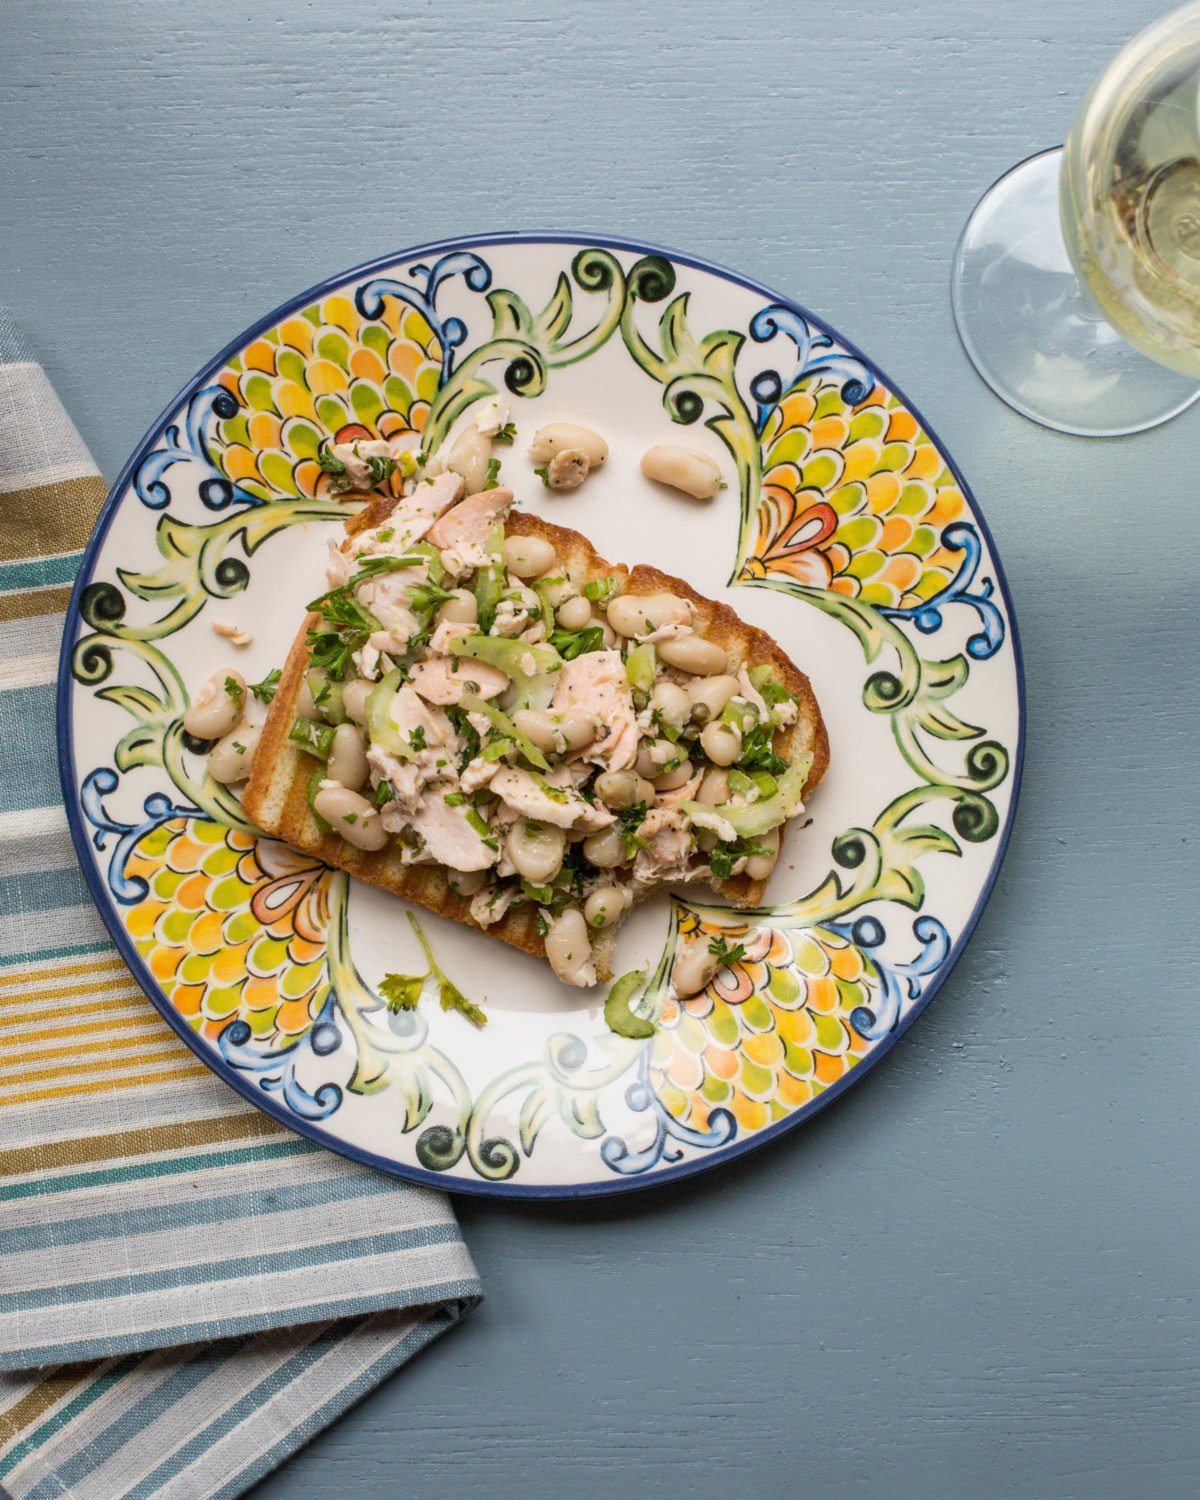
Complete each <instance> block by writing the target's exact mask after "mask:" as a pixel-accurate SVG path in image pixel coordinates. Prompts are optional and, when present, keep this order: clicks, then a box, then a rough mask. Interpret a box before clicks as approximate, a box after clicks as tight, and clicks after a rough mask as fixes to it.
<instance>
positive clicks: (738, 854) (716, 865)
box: [708, 839, 771, 880]
mask: <svg viewBox="0 0 1200 1500" xmlns="http://www.w3.org/2000/svg"><path fill="white" fill-rule="evenodd" d="M770 852H771V851H770V850H769V849H767V848H765V847H764V846H763V845H762V844H755V843H752V842H751V841H750V840H749V839H737V840H735V841H734V842H733V843H732V844H717V845H715V847H714V848H713V850H712V852H711V853H710V854H709V856H708V863H709V867H710V868H711V870H712V872H713V874H714V875H715V876H716V877H717V879H718V880H728V879H729V877H730V875H731V874H732V873H733V867H734V865H735V864H737V862H738V860H739V859H749V858H750V857H751V856H752V855H755V854H770Z"/></svg>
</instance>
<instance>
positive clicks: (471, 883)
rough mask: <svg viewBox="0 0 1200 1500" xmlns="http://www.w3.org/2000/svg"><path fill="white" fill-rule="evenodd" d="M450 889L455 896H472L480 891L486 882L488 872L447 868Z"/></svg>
mask: <svg viewBox="0 0 1200 1500" xmlns="http://www.w3.org/2000/svg"><path fill="white" fill-rule="evenodd" d="M446 874H447V879H448V882H449V885H450V889H451V890H452V891H453V892H454V894H455V895H456V896H463V897H466V896H473V895H475V893H476V892H477V891H481V890H482V889H483V887H484V885H485V884H486V882H487V875H488V872H487V871H486V870H448V871H447V872H446Z"/></svg>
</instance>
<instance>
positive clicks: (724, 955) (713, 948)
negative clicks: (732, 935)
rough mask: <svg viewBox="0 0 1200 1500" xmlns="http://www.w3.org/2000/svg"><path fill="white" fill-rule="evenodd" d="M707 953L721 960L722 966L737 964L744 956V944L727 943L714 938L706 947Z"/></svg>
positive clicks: (721, 938)
mask: <svg viewBox="0 0 1200 1500" xmlns="http://www.w3.org/2000/svg"><path fill="white" fill-rule="evenodd" d="M708 951H709V952H710V953H712V954H714V955H715V956H716V957H717V958H719V959H720V960H721V962H722V963H723V964H736V963H739V962H740V961H741V960H742V959H743V958H745V956H746V945H745V943H733V944H730V943H727V942H726V941H725V939H724V938H723V937H715V938H713V940H712V942H710V943H709V945H708Z"/></svg>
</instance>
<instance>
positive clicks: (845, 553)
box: [741, 376, 967, 609]
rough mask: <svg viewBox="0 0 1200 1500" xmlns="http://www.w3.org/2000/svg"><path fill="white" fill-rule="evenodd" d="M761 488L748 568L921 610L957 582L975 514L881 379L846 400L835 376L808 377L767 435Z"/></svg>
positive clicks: (754, 574) (756, 575)
mask: <svg viewBox="0 0 1200 1500" xmlns="http://www.w3.org/2000/svg"><path fill="white" fill-rule="evenodd" d="M762 468H763V484H762V497H761V502H760V505H759V511H758V518H757V536H756V539H755V543H754V548H753V553H752V555H751V556H750V557H749V558H748V559H747V560H746V562H745V563H743V565H742V573H741V576H742V577H743V578H746V579H761V578H765V577H768V576H772V575H773V576H775V577H779V578H782V579H786V580H790V581H792V582H795V583H799V584H804V585H807V586H809V587H811V588H819V589H829V590H831V591H832V592H834V593H838V594H846V595H849V596H850V597H852V598H858V599H861V600H862V602H863V603H864V604H873V605H876V606H880V607H883V608H902V609H910V608H918V607H919V606H920V605H922V604H924V603H926V602H927V601H928V600H930V599H932V598H933V597H934V595H935V594H938V593H940V592H941V591H942V590H943V589H944V588H946V586H947V585H948V584H949V583H950V581H951V579H952V578H953V577H954V575H955V574H956V572H957V571H958V567H959V564H960V563H961V561H962V553H961V551H960V550H954V549H951V548H947V547H945V546H943V545H942V533H943V531H944V530H945V528H946V527H947V526H949V525H951V524H952V523H953V522H955V521H959V520H962V519H964V518H965V517H966V516H967V505H966V501H965V499H964V497H963V494H962V491H961V489H960V488H959V486H958V481H957V479H956V478H955V477H954V474H953V472H952V471H951V469H950V468H949V466H948V465H947V463H946V461H945V459H944V458H943V457H942V455H941V454H940V453H939V451H938V449H937V448H936V447H935V445H934V443H933V441H932V440H931V439H930V437H929V436H928V434H927V433H926V432H925V431H924V429H923V428H922V427H921V426H920V425H919V424H918V422H917V420H916V418H915V417H914V416H913V415H912V413H911V412H910V411H909V410H908V409H907V407H905V406H904V404H903V403H902V402H901V401H900V400H899V398H898V397H896V396H894V395H893V394H892V393H891V392H890V391H888V390H885V389H884V387H883V386H879V385H877V386H876V387H875V388H874V390H872V391H871V393H870V395H869V396H868V397H867V398H866V400H865V401H863V402H861V403H860V404H859V405H857V406H853V407H852V406H848V405H847V403H846V401H845V400H844V398H843V396H842V393H841V389H840V387H839V383H838V381H837V380H836V379H835V378H833V377H831V376H817V377H814V378H811V379H809V380H804V381H801V382H800V384H799V385H798V386H796V387H795V388H794V389H793V390H791V391H789V392H788V393H787V394H786V395H785V396H784V397H783V399H782V400H781V401H780V403H779V405H778V406H777V407H776V408H775V410H774V411H773V412H772V413H771V416H770V418H769V420H768V422H767V425H766V428H765V429H764V431H763V435H762Z"/></svg>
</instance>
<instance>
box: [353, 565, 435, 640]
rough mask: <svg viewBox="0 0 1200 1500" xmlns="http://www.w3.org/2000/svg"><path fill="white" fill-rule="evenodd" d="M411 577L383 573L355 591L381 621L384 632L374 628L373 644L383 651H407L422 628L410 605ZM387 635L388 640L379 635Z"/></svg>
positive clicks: (363, 603)
mask: <svg viewBox="0 0 1200 1500" xmlns="http://www.w3.org/2000/svg"><path fill="white" fill-rule="evenodd" d="M408 585H409V580H408V579H407V578H403V577H401V575H400V574H399V573H383V574H381V575H380V576H379V577H378V578H370V579H368V580H367V581H366V582H365V583H360V584H359V586H358V588H357V589H356V590H355V594H356V595H357V597H358V602H359V603H360V604H361V605H362V607H363V608H364V609H367V610H370V612H371V613H372V614H373V615H374V616H375V618H376V619H377V620H378V621H379V624H380V626H381V627H382V631H378V630H376V631H372V633H371V644H372V645H373V646H375V647H376V649H377V650H380V651H392V652H398V653H400V654H403V653H404V651H406V650H407V648H408V643H409V641H411V640H412V638H413V636H414V635H416V634H417V632H418V631H419V630H420V628H421V624H420V621H419V620H418V619H417V617H416V615H414V614H413V612H412V610H411V609H409V607H408ZM380 634H383V635H385V636H386V637H387V640H386V641H377V640H376V639H375V637H376V636H377V635H380Z"/></svg>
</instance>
